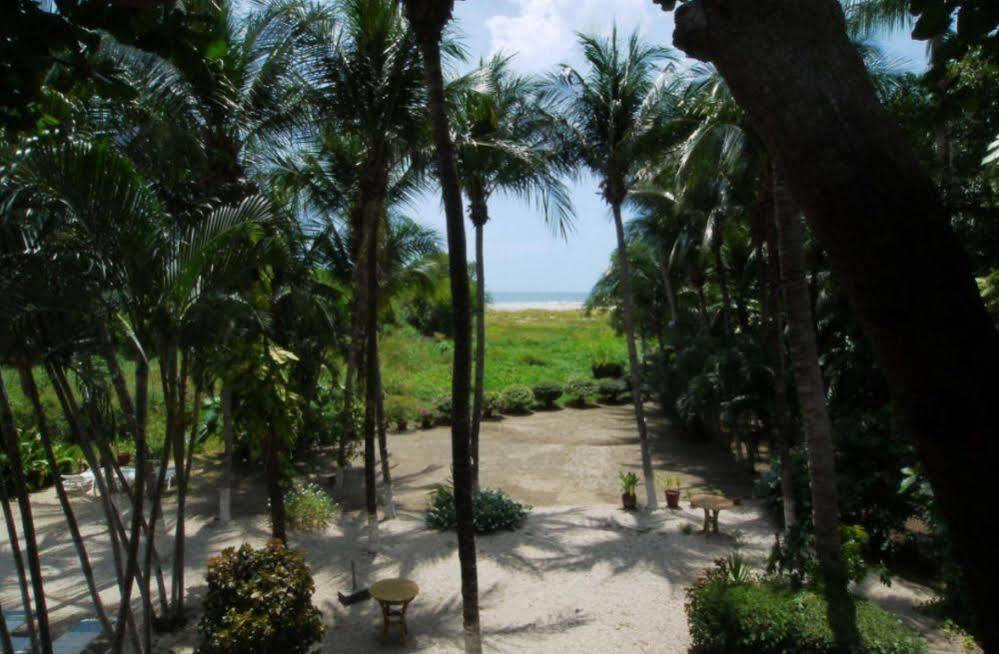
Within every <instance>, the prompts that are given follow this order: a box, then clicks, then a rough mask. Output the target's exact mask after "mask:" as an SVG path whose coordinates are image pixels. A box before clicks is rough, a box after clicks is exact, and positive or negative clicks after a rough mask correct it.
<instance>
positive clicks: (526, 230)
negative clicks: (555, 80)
mask: <svg viewBox="0 0 999 654" xmlns="http://www.w3.org/2000/svg"><path fill="white" fill-rule="evenodd" d="M455 15H456V18H457V21H458V27H459V30H460V32H461V34H462V37H463V40H464V42H465V44H466V47H467V49H468V51H469V55H470V57H469V61H470V62H471V63H474V62H477V61H478V60H479V58H480V57H485V56H488V55H490V54H492V53H494V52H497V51H503V52H506V53H517V57H516V58H515V59H514V62H515V66H516V67H517V68H518V69H519V70H521V71H524V72H532V73H544V72H547V71H550V70H552V69H553V68H554V67H555V66H556V65H557V64H559V63H562V62H566V63H570V64H574V65H579V64H580V57H579V54H578V50H577V48H576V40H575V33H576V32H579V31H583V32H596V33H604V34H606V33H609V32H610V30H611V26H612V25H613V24H614V23H615V22H616V23H617V26H618V30H619V32H623V33H629V32H631V31H632V30H635V29H638V30H640V32H641V33H642V35H643V36H644V38H645V39H647V40H649V41H651V42H654V43H661V44H670V43H671V42H672V34H673V16H672V14H670V13H665V12H663V11H661V10H660V9H659V7H658V6H656V5H654V4H653V3H652V2H651V0H612V1H607V0H468V1H459V2H456V3H455ZM878 41H879V43H880V44H881V46H882V48H883V50H884V51H885V53H886V54H887V55H889V56H891V57H894V58H898V59H900V60H903V61H904V62H905V65H906V67H908V68H912V69H921V68H922V67H923V66H924V64H925V54H924V44H923V43H921V42H915V41H912V40H911V39H910V38H909V37H908V34H897V35H892V36H885V37H883V38H881V39H878ZM570 190H571V193H572V200H573V204H574V208H575V215H576V221H575V222H576V229H575V231H574V232H573V233H572V234H570V235H569V239H568V240H567V241H566V240H562V239H561V238H556V237H554V236H552V234H551V232H550V231H549V230H548V228H547V227H546V226H545V224H544V221H543V219H542V216H541V214H540V212H539V211H537V210H535V209H534V208H533V207H532V206H530V205H528V204H525V203H524V202H521V201H519V200H517V199H513V198H506V197H502V196H495V197H494V198H493V200H492V201H491V203H490V207H489V209H490V216H491V218H490V222H489V223H488V224H487V225H486V228H485V230H486V231H485V250H486V255H485V259H486V287H487V290H489V291H490V292H510V291H588V290H589V289H590V287H591V286H592V285H593V283H594V282H596V281H597V279H598V278H599V277H600V275H601V273H602V272H603V271H604V270H605V269H606V267H607V264H608V262H609V257H610V255H611V253H612V251H613V249H614V245H615V240H614V228H613V224H612V223H611V219H610V212H609V211H608V209H607V206H606V205H605V204H604V203H603V201H602V200H601V199H600V198H599V197H598V196H597V185H596V182H595V180H594V179H592V178H589V177H584V178H581V179H579V180H577V181H575V182H572V183H571V184H570ZM410 213H411V215H412V216H413V217H414V218H415V219H417V220H419V221H420V222H422V223H424V224H427V225H430V226H433V227H435V228H436V229H438V230H439V231H440V232H441V234H443V233H444V215H443V210H442V208H441V203H440V192H439V190H438V189H436V188H435V189H434V190H432V191H428V192H426V193H425V194H424V195H423V196H422V197H420V198H419V200H418V201H417V202H416V204H415V205H414V206H413V208H412V209H411V210H410ZM465 224H466V229H467V231H468V246H469V260H471V257H472V256H473V255H474V250H473V249H472V245H473V243H472V232H471V224H470V223H469V222H468V221H467V220H466V223H465Z"/></svg>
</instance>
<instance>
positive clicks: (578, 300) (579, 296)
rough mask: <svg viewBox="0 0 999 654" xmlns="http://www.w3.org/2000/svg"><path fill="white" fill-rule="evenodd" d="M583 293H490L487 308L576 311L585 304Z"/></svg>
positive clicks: (500, 309)
mask: <svg viewBox="0 0 999 654" xmlns="http://www.w3.org/2000/svg"><path fill="white" fill-rule="evenodd" d="M587 295H588V293H587V292H585V291H578V292H571V291H562V292H559V291H555V292H546V291H506V292H502V291H490V292H489V304H488V308H489V309H491V310H493V311H524V310H526V309H544V310H547V311H578V310H580V309H582V308H583V303H584V302H586V296H587Z"/></svg>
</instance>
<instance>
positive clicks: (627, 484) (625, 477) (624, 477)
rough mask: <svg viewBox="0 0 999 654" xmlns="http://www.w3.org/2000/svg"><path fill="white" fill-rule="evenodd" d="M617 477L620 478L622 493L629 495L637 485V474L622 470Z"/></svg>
mask: <svg viewBox="0 0 999 654" xmlns="http://www.w3.org/2000/svg"><path fill="white" fill-rule="evenodd" d="M618 479H620V480H621V492H622V493H625V494H627V495H631V494H632V493H634V492H635V489H636V488H637V487H638V475H636V474H635V473H633V472H622V473H620V474H618Z"/></svg>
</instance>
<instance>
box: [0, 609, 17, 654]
mask: <svg viewBox="0 0 999 654" xmlns="http://www.w3.org/2000/svg"><path fill="white" fill-rule="evenodd" d="M0 647H3V651H4V654H7V653H8V652H13V651H14V643H13V642H12V641H11V639H10V630H9V629H7V618H6V617H4V613H3V607H2V606H0Z"/></svg>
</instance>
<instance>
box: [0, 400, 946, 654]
mask: <svg viewBox="0 0 999 654" xmlns="http://www.w3.org/2000/svg"><path fill="white" fill-rule="evenodd" d="M630 418H631V414H630V410H629V408H628V407H626V406H621V407H610V408H600V409H585V410H577V409H564V410H561V411H553V412H541V413H536V414H534V415H532V416H526V417H521V418H507V419H504V420H502V421H497V422H487V423H485V425H484V428H483V452H482V454H483V468H482V481H483V485H484V486H488V487H500V488H503V489H504V490H506V491H508V492H509V493H510V494H511V495H512V496H513V497H514V498H516V499H518V500H520V501H524V502H527V503H529V504H533V505H534V506H535V509H534V511H533V512H532V513H531V516H530V517H529V518H528V520H527V522H526V524H525V526H524V527H523V528H522V529H521V530H520V531H518V532H507V533H500V534H496V535H492V536H488V537H481V538H479V539H478V544H479V554H480V558H479V587H480V592H481V601H482V608H483V628H484V633H485V639H486V644H487V647H488V648H489V649H491V650H493V651H501V652H521V651H525V652H560V651H561V652H564V651H580V652H582V651H615V650H616V651H626V652H685V651H686V650H687V647H688V646H689V636H688V634H687V627H686V619H685V616H684V613H683V603H684V594H683V588H684V586H686V585H687V584H689V583H691V582H692V581H693V580H694V579H695V578H696V576H697V575H698V573H699V572H700V570H701V569H702V568H704V567H706V566H708V565H710V564H711V562H712V561H713V560H714V559H715V558H717V557H719V556H723V555H725V554H727V553H728V552H729V551H730V550H731V548H732V546H733V544H734V542H735V540H736V538H738V540H739V542H740V543H742V546H743V552H744V553H745V554H746V555H747V556H749V557H751V558H753V559H755V560H756V561H762V559H763V558H764V557H765V555H766V553H767V551H768V549H769V546H770V543H771V540H772V536H771V533H772V530H773V527H772V525H771V524H770V522H769V520H768V519H767V518H766V517H765V516H764V515H763V512H762V510H761V507H760V506H759V504H758V503H757V502H755V501H746V502H744V503H743V505H742V506H741V507H738V508H736V509H734V510H732V511H728V512H723V513H722V517H721V520H720V524H721V531H722V533H721V534H720V535H719V536H712V537H710V538H705V537H703V536H701V535H699V534H697V533H696V529H698V528H699V527H700V523H701V514H700V512H699V511H695V510H693V509H690V508H689V506H688V503H687V502H686V501H684V502H682V503H681V507H682V508H681V510H680V511H660V512H657V513H656V514H653V515H646V514H643V513H626V512H624V511H621V510H619V509H618V508H617V507H618V505H619V503H620V490H619V487H618V482H617V473H618V472H619V471H620V470H623V469H636V470H637V462H638V445H637V441H636V439H635V438H634V437H633V436H632V429H631V428H630V425H631V423H630ZM657 426H658V427H659V429H658V430H657V431H659V433H660V434H661V435H660V437H659V438H657V439H655V443H656V465H657V468H659V469H661V470H663V471H669V472H670V474H677V475H679V476H681V477H682V478H683V479H684V480H685V482H684V483H685V485H686V486H688V487H693V488H700V489H704V488H717V489H719V490H722V491H724V492H725V493H728V494H738V495H742V496H743V497H746V496H748V495H749V490H750V480H749V478H748V476H747V475H745V473H742V472H740V471H739V470H738V469H737V468H735V467H734V466H733V465H732V464H731V463H730V459H729V458H728V457H727V456H725V455H724V454H723V453H720V452H718V451H717V450H716V449H715V448H714V447H713V446H706V445H694V444H691V443H689V442H686V441H685V440H683V439H682V438H679V437H676V436H675V435H674V434H672V433H670V432H669V431H668V430H665V429H663V428H662V426H661V425H657ZM449 439H450V432H449V430H447V429H446V428H436V429H432V430H427V431H410V432H407V433H405V434H394V435H392V436H391V437H390V448H391V450H392V459H393V471H394V476H395V478H396V479H397V480H398V489H397V491H396V497H397V499H398V500H399V503H400V509H401V513H400V517H399V518H398V519H397V520H394V521H389V522H383V523H382V524H381V535H380V540H379V543H378V548H377V553H375V554H373V555H372V554H371V553H369V552H368V551H367V549H368V548H367V542H366V540H365V536H364V534H365V529H364V524H363V515H361V514H359V513H356V512H348V513H347V514H346V515H345V517H344V518H343V520H342V521H341V523H340V524H338V525H336V526H334V527H331V528H330V529H329V530H327V532H326V533H324V534H296V533H293V534H292V536H291V544H292V546H293V547H296V548H300V549H304V550H305V551H306V552H307V553H308V555H307V558H308V561H309V564H310V565H311V567H312V570H313V574H314V576H315V581H316V589H317V590H316V595H315V603H316V605H317V606H318V607H319V608H321V609H322V611H323V613H324V616H325V622H326V624H327V625H329V628H328V630H327V634H326V638H325V640H324V643H323V651H325V652H365V651H380V650H381V649H386V650H398V649H400V645H398V641H397V639H396V637H395V636H396V634H395V632H392V633H391V634H390V638H389V640H388V641H387V642H382V640H381V616H380V612H379V609H378V606H377V605H376V604H375V603H373V602H367V603H363V604H360V605H355V606H353V607H347V608H345V607H342V606H340V605H339V604H338V603H337V601H336V592H337V591H338V590H342V591H347V590H349V589H350V563H351V561H354V562H355V565H356V567H357V573H358V580H359V582H360V583H361V584H362V585H366V584H368V583H370V582H372V581H374V580H376V579H379V578H386V577H394V576H403V577H408V578H410V579H413V580H415V581H416V582H417V583H419V585H420V588H421V592H420V595H419V596H418V597H417V599H416V601H415V602H414V603H413V605H412V606H411V607H410V609H409V626H410V630H411V638H410V640H409V642H408V644H407V647H406V649H407V650H412V651H424V652H452V651H455V652H457V651H460V644H461V638H460V632H461V611H460V606H461V599H460V594H459V589H460V581H459V577H458V557H457V551H456V539H455V537H454V534H453V533H438V532H435V531H430V530H428V529H427V528H426V527H425V526H424V523H423V515H422V509H423V508H424V506H425V505H426V496H427V492H428V491H429V490H430V488H432V486H433V485H434V484H435V483H438V482H442V481H445V480H446V479H447V477H448V474H449V461H450V440H449ZM216 478H217V477H216V475H215V471H214V469H213V468H211V467H209V468H208V469H206V470H204V471H202V472H200V474H198V475H197V479H196V480H195V483H196V487H195V489H194V493H193V497H192V499H191V501H190V502H189V507H190V508H189V511H190V516H191V517H190V521H189V524H188V533H189V534H190V535H189V537H188V545H187V546H188V562H189V564H188V565H189V568H188V572H187V579H188V581H189V584H190V593H191V597H192V603H191V607H192V610H191V614H192V617H193V618H194V619H192V621H191V623H190V625H189V627H188V629H187V630H186V631H185V632H183V633H179V634H172V635H170V636H165V637H163V638H162V639H161V640H160V643H159V645H160V647H161V648H162V649H163V650H165V651H171V650H176V651H190V648H191V646H193V645H194V644H195V643H196V642H197V636H196V632H195V629H194V624H195V623H196V618H197V613H198V606H197V604H198V598H199V596H200V594H201V593H202V592H203V590H204V571H205V565H206V562H207V560H208V558H210V557H211V556H213V555H214V554H216V553H218V552H219V551H221V550H222V549H223V548H224V547H227V546H231V545H238V544H239V543H241V542H243V541H249V542H251V543H254V544H256V545H259V544H262V543H263V542H264V541H265V540H266V538H267V535H268V525H267V521H266V517H265V512H266V499H265V495H264V492H263V484H262V481H261V480H259V479H255V478H252V477H250V478H246V477H244V478H243V479H241V482H240V485H239V487H238V489H237V492H236V493H235V502H234V515H235V520H234V521H233V523H231V524H230V525H228V526H226V527H219V526H217V525H215V524H213V518H214V513H215V509H216V499H215V486H214V483H215V480H216ZM348 499H352V498H348ZM32 501H33V505H34V506H35V507H36V510H37V514H36V519H37V520H38V522H39V523H40V542H41V547H42V549H43V555H42V562H43V565H44V570H43V574H44V575H45V578H46V582H47V585H46V589H47V594H48V596H49V602H50V606H51V607H52V609H53V612H52V615H53V618H54V621H55V623H56V627H55V631H56V633H61V632H62V631H63V630H65V629H66V628H68V626H69V625H70V624H71V623H72V622H73V620H75V619H78V618H80V617H86V616H87V615H88V605H89V598H88V597H87V593H86V590H85V588H84V586H83V585H82V583H81V579H80V575H79V572H78V568H77V562H76V557H75V553H74V552H73V549H72V545H71V543H70V542H69V540H68V538H67V537H66V534H65V529H64V527H63V524H62V516H61V513H60V512H59V508H58V504H57V502H56V500H55V496H54V493H53V492H52V491H51V489H50V490H48V491H45V492H42V493H38V494H36V495H34V496H33V497H32ZM74 502H75V506H76V508H77V509H78V511H79V517H80V522H81V525H82V526H83V529H84V534H85V536H86V538H87V542H88V545H89V547H90V551H91V555H92V557H93V559H94V564H95V568H96V572H97V578H98V580H99V581H100V583H101V584H102V588H103V592H102V595H103V597H104V599H105V601H106V602H108V603H109V604H113V602H115V601H116V600H117V589H116V588H114V581H113V579H114V576H113V574H111V568H110V566H111V565H112V561H111V557H110V552H108V551H107V549H106V548H105V547H104V546H103V542H104V539H105V535H104V532H103V529H102V528H101V524H102V518H101V512H100V507H99V505H98V501H97V500H96V499H78V500H75V501H74ZM349 504H350V503H349V502H348V508H350V506H349ZM165 508H166V511H167V515H168V516H169V515H170V514H171V513H172V511H173V506H172V497H171V498H169V499H168V500H167V502H166V507H165ZM169 524H171V523H170V522H169V521H168V525H169ZM687 524H689V525H692V526H693V528H694V529H695V533H693V534H689V535H688V534H685V533H683V531H682V528H683V526H684V525H687ZM0 533H3V532H0ZM7 542H8V541H7V536H6V534H5V533H3V536H2V538H0V548H2V549H0V588H2V590H0V601H2V603H3V606H4V608H11V607H16V606H18V605H19V603H20V600H19V596H18V590H17V580H16V576H15V573H14V570H13V568H12V562H11V557H10V551H9V546H8V545H7ZM169 544H170V539H169V538H167V537H165V536H164V537H162V538H161V540H160V552H162V553H163V556H166V554H167V553H168V552H170V549H169ZM869 585H870V586H871V588H870V589H869V590H870V593H871V594H872V595H875V596H876V597H878V598H879V599H881V600H883V601H884V602H886V603H887V604H888V606H889V607H890V608H892V610H895V611H899V612H902V613H904V614H905V616H906V617H905V619H906V620H907V621H909V623H910V624H912V625H913V626H916V627H917V628H920V629H922V630H925V629H926V624H925V623H926V620H925V619H923V618H921V617H919V616H918V615H916V614H915V613H914V612H913V611H912V604H913V602H914V601H916V600H923V599H926V598H927V593H926V591H925V589H920V588H918V587H916V586H914V585H911V584H906V583H904V582H899V581H896V583H895V584H894V585H893V586H892V588H890V589H889V588H884V587H879V586H878V585H876V584H869ZM931 651H939V652H947V651H954V652H957V651H960V649H959V648H958V647H957V645H956V644H954V645H951V644H950V643H947V642H946V641H945V639H943V637H942V636H940V635H939V634H931Z"/></svg>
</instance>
